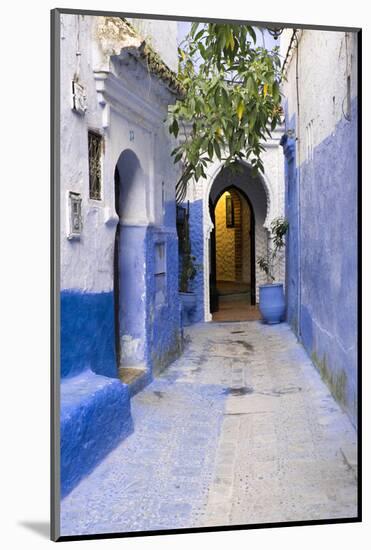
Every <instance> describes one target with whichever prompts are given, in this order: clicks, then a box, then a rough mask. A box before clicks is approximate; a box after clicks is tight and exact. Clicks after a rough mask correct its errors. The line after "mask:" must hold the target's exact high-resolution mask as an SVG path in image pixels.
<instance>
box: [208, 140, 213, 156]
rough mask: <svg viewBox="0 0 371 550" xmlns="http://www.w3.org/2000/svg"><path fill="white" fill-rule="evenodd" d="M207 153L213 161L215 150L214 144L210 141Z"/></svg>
mask: <svg viewBox="0 0 371 550" xmlns="http://www.w3.org/2000/svg"><path fill="white" fill-rule="evenodd" d="M207 152H208V155H209V157H210V158H211V159H212V158H213V156H214V148H213V144H212V142H211V141H209V143H208V144H207Z"/></svg>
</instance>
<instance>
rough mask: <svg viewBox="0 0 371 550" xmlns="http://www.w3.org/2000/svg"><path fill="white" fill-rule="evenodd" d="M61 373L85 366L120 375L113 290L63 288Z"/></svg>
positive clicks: (73, 372)
mask: <svg viewBox="0 0 371 550" xmlns="http://www.w3.org/2000/svg"><path fill="white" fill-rule="evenodd" d="M60 306H61V376H62V377H66V376H74V375H76V374H79V373H81V372H83V371H84V370H86V369H91V370H92V371H93V372H95V373H97V374H102V375H104V376H110V377H117V369H116V355H115V339H114V334H115V332H114V299H113V292H101V293H91V292H82V291H78V290H62V292H61V295H60Z"/></svg>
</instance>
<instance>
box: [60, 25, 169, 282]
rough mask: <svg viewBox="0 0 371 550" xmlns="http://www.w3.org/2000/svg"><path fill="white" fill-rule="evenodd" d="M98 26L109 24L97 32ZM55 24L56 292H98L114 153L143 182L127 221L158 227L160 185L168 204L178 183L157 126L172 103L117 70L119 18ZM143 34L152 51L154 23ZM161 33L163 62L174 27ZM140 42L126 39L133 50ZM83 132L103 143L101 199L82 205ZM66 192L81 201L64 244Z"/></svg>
mask: <svg viewBox="0 0 371 550" xmlns="http://www.w3.org/2000/svg"><path fill="white" fill-rule="evenodd" d="M103 20H106V21H107V20H109V26H106V27H105V30H104V32H103V31H102V25H103V23H104V22H103ZM61 21H62V22H61V98H60V99H61V151H60V153H61V287H62V288H72V289H80V290H83V291H95V292H101V291H107V290H112V285H113V245H114V234H115V229H116V225H117V222H118V218H117V215H116V213H115V204H114V172H115V166H116V163H117V161H118V158H119V156H120V154H121V152H122V151H123V150H125V149H127V148H130V149H131V150H132V151H134V153H136V155H137V156H138V158H139V160H140V162H141V166H142V169H143V173H144V180H145V182H146V183H145V185H146V189H145V195H146V209H145V212H144V211H143V207H142V204H138V205H137V207H136V208H134V209H132V210H131V212H130V221H131V222H132V223H133V222H136V223H138V224H148V223H156V224H158V225H161V224H162V222H163V219H162V217H163V205H162V194H161V186H162V181H164V185H165V189H164V190H165V200H167V201H171V200H174V186H175V181H176V180H177V177H178V173H177V169H176V168H175V167H174V165H173V163H172V160H171V159H170V152H171V149H172V148H173V146H174V144H173V141H172V139H171V138H170V137H169V135H168V132H167V129H166V128H165V126H164V124H163V120H164V118H165V117H166V104H167V103H171V102H172V101H173V100H174V98H173V97H172V96H171V94H170V92H168V91H167V90H164V89H163V88H164V87H163V86H160V85H159V84H158V83H156V79H154V78H151V79H150V80H148V79H146V78H145V77H143V74H142V72H141V71H140V69H138V68H136V67H135V65H134V68H133V66H132V65H131V64H130V63H128V64H125V63H126V61H127V60H121V61H120V59H121V58H120V52H121V49H122V47H123V46H124V45H125V40H127V39H126V38H125V37H123V36H122V35H121V34H120V33H121V30H120V29H121V28H120V20H119V19H117V18H102V17H95V16H83V15H70V14H68V15H67V14H63V15H62V16H61ZM107 29H108V30H107ZM151 31H153V32H156V33H157V34H156V36H157V38H156V39H155V40H154V41H153V45H154V46H155V45H156V44H157V41H159V40H160V34H159V29H158V28H157V26H156V25H155V26H154V27H153V28H152V27H151V26H149V27H148V28H146V32H147V33H150V32H151ZM167 34H168V40H167V41H166V43H164V44H163V45H162V52H161V53H162V54H164V55H165V57H166V56H167V59H168V61H169V62H171V59H170V58H171V51H170V50H172V48H173V46H174V44H173V42H174V40H173V38H174V36H176V22H174V23H171V22H168V25H167ZM172 37H173V38H172ZM140 42H141V39H136V40H133V43H134V45H135V44H136V45H139V44H140ZM166 51H168V54H166ZM175 51H176V50H175ZM112 56H115V57H114V58H113V57H112ZM112 59H115V61H114V62H113V61H112ZM74 78H78V79H79V81H80V82H81V83H82V84H83V85H84V87H85V90H86V95H87V111H86V113H85V114H84V115H81V114H77V113H76V112H74V111H73V110H72V108H71V107H72V93H71V89H72V80H73V79H74ZM88 129H92V130H96V131H98V132H99V133H100V134H101V135H102V136H103V137H104V154H103V185H102V200H101V201H96V200H91V199H89V172H88ZM155 189H157V190H158V191H157V192H155ZM69 191H74V192H77V193H81V196H82V217H83V230H82V234H81V238H80V239H79V240H68V239H67V236H68V232H69V223H68V209H67V197H68V192H69Z"/></svg>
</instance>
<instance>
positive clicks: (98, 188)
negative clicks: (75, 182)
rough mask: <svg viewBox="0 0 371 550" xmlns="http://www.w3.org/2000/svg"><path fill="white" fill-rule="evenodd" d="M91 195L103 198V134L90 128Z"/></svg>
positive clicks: (97, 198) (95, 197) (94, 197)
mask: <svg viewBox="0 0 371 550" xmlns="http://www.w3.org/2000/svg"><path fill="white" fill-rule="evenodd" d="M88 144H89V197H90V198H91V199H94V200H98V201H100V200H102V136H100V135H99V134H96V133H95V132H92V131H90V130H89V133H88Z"/></svg>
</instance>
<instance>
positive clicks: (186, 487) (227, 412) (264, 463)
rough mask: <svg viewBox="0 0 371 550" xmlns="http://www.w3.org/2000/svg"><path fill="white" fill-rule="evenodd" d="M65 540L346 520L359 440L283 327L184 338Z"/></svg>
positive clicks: (77, 494)
mask: <svg viewBox="0 0 371 550" xmlns="http://www.w3.org/2000/svg"><path fill="white" fill-rule="evenodd" d="M186 338H187V345H186V349H185V352H184V354H183V356H182V357H181V358H180V359H179V360H177V361H176V362H174V363H173V364H172V365H171V366H170V367H169V368H168V369H167V370H166V371H165V372H164V373H163V374H162V375H161V376H160V377H158V378H157V379H156V380H155V381H154V382H153V383H152V384H150V385H149V386H147V388H145V389H144V390H143V391H142V392H140V393H138V394H137V395H136V396H135V397H134V398H133V399H132V414H133V419H134V425H135V431H134V433H133V434H132V435H131V436H129V437H128V438H127V439H126V440H125V441H123V442H122V443H121V444H120V445H119V446H118V447H117V448H116V449H115V450H114V451H113V452H111V453H110V454H109V455H108V456H107V457H106V458H105V460H103V462H102V463H101V464H99V465H98V467H97V468H96V469H95V470H94V471H93V472H92V473H91V474H90V475H89V476H88V477H87V478H86V479H84V480H83V481H82V482H81V483H80V484H79V485H78V486H77V487H76V488H75V489H74V490H73V491H72V492H71V493H70V494H69V495H68V496H67V497H66V498H65V499H63V501H62V503H61V533H62V535H72V534H89V533H104V532H117V531H121V532H123V531H145V530H156V529H171V528H187V527H198V526H210V525H236V524H253V523H264V522H281V521H294V520H296V521H297V520H311V519H328V518H338V517H344V518H345V517H354V516H355V515H356V513H357V510H356V496H357V494H356V491H357V488H356V478H355V475H356V434H355V431H354V429H353V427H352V425H351V424H350V422H349V420H348V418H347V416H346V415H345V414H344V413H343V412H342V411H341V410H340V409H339V407H338V405H337V404H336V402H335V401H334V400H333V398H332V397H331V395H330V394H329V392H328V390H327V388H326V386H325V385H324V384H323V382H322V381H321V379H320V377H319V375H318V373H317V371H316V370H315V368H314V367H313V365H312V364H311V362H310V360H309V359H308V357H307V355H306V354H305V352H304V350H303V349H302V347H301V346H300V344H298V343H297V341H296V338H295V337H294V335H293V334H292V332H291V331H290V329H289V328H288V326H287V325H286V324H281V325H276V326H268V325H263V324H261V323H260V322H244V323H208V324H199V325H194V326H193V327H189V328H188V329H187V334H186Z"/></svg>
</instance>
